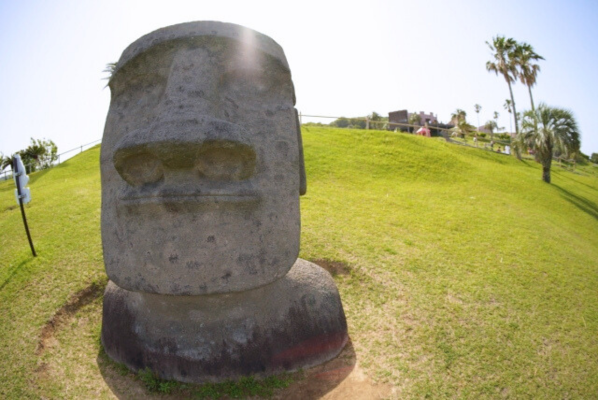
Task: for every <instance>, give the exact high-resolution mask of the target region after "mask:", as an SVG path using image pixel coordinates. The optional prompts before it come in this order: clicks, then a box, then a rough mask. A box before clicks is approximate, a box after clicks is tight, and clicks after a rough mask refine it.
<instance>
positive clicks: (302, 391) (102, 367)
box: [96, 340, 356, 400]
mask: <svg viewBox="0 0 600 400" xmlns="http://www.w3.org/2000/svg"><path fill="white" fill-rule="evenodd" d="M96 364H97V365H98V369H99V371H100V374H101V375H102V378H103V379H104V382H105V383H106V385H107V386H108V388H109V389H110V390H111V391H112V393H113V394H114V396H115V397H116V398H118V399H141V398H143V399H163V400H164V399H191V398H197V397H198V393H199V392H200V391H201V388H202V385H201V384H182V385H181V386H180V388H178V389H175V390H173V391H172V393H170V394H166V393H160V392H150V391H148V389H147V388H146V386H145V384H144V383H143V382H142V380H141V379H139V378H138V376H137V375H136V374H135V373H133V372H131V371H129V370H128V369H127V367H125V366H124V365H121V364H117V363H115V362H113V361H112V360H110V359H109V358H108V355H107V354H106V353H105V352H104V348H102V346H100V350H99V352H98V355H97V357H96ZM355 368H356V353H355V352H354V346H353V345H352V342H351V341H350V340H349V341H348V344H346V346H345V347H344V349H342V351H341V352H340V354H339V355H338V356H337V357H335V358H334V359H332V360H330V361H328V362H326V363H323V364H321V365H317V366H315V367H312V368H309V369H306V370H302V371H297V372H294V373H292V374H291V378H292V383H291V384H290V385H289V386H288V387H286V388H280V389H274V390H273V395H272V396H270V398H271V399H282V400H283V399H286V400H288V399H290V400H295V399H298V400H299V399H303V400H311V399H319V398H322V397H323V396H325V395H326V394H327V393H329V392H331V391H333V390H334V389H336V388H337V387H338V386H339V385H340V384H341V383H342V382H344V380H346V379H347V378H348V376H349V375H350V374H351V373H352V372H353V371H354V369H355ZM222 398H224V399H227V398H229V397H227V396H225V397H222Z"/></svg>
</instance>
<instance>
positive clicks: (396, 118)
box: [388, 110, 438, 125]
mask: <svg viewBox="0 0 600 400" xmlns="http://www.w3.org/2000/svg"><path fill="white" fill-rule="evenodd" d="M412 114H413V113H409V112H408V110H400V111H391V112H389V113H388V116H389V122H392V123H400V124H408V120H409V119H410V116H411V115H412ZM418 115H419V117H420V122H419V125H425V124H428V125H430V124H437V123H438V119H437V115H436V114H434V113H433V112H431V113H429V114H425V113H424V112H423V111H420V112H419V114H418Z"/></svg>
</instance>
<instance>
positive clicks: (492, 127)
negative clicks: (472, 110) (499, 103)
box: [483, 120, 502, 140]
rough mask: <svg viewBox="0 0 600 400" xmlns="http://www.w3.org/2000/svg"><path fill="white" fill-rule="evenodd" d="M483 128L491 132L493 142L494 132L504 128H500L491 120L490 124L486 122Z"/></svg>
mask: <svg viewBox="0 0 600 400" xmlns="http://www.w3.org/2000/svg"><path fill="white" fill-rule="evenodd" d="M483 127H484V128H485V129H487V130H488V131H490V136H491V138H492V140H494V131H495V130H496V131H497V130H499V129H502V128H500V127H498V122H496V121H492V120H489V121H488V122H486V123H485V125H484V126H483Z"/></svg>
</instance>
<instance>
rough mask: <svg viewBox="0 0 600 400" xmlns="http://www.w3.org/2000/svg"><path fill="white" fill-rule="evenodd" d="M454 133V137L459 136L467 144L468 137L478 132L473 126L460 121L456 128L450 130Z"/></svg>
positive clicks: (462, 120)
mask: <svg viewBox="0 0 600 400" xmlns="http://www.w3.org/2000/svg"><path fill="white" fill-rule="evenodd" d="M450 130H451V131H452V132H453V135H459V136H460V137H462V138H463V139H464V140H465V142H466V140H467V135H469V134H470V133H474V132H476V131H477V128H475V127H474V126H473V125H470V124H468V123H467V121H465V120H464V119H461V120H459V121H458V123H457V124H456V125H455V126H454V128H452V129H450Z"/></svg>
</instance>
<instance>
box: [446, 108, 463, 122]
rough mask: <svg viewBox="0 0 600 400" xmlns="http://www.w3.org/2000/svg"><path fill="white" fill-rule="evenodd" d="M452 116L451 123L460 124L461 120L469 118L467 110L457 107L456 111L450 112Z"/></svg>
mask: <svg viewBox="0 0 600 400" xmlns="http://www.w3.org/2000/svg"><path fill="white" fill-rule="evenodd" d="M450 118H451V120H450V123H452V124H454V125H457V126H458V124H459V123H460V121H465V120H466V119H467V112H466V111H465V110H461V109H460V108H457V109H456V111H454V112H453V113H452V114H450Z"/></svg>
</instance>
